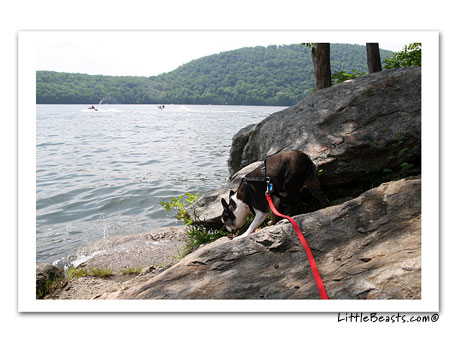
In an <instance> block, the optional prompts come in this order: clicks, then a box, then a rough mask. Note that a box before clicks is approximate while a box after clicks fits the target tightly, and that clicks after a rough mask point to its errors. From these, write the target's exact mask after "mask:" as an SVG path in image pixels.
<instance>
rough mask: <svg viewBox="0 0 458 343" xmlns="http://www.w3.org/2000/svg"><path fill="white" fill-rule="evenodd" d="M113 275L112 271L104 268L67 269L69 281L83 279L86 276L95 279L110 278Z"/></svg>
mask: <svg viewBox="0 0 458 343" xmlns="http://www.w3.org/2000/svg"><path fill="white" fill-rule="evenodd" d="M112 275H113V270H111V269H104V268H91V269H86V268H76V267H70V268H68V269H67V279H69V280H72V279H78V278H81V277H86V276H93V277H108V276H112Z"/></svg>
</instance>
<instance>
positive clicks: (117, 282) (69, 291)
mask: <svg viewBox="0 0 458 343" xmlns="http://www.w3.org/2000/svg"><path fill="white" fill-rule="evenodd" d="M185 245H186V227H184V226H176V227H166V228H161V229H157V230H154V231H151V232H145V233H140V234H135V235H127V236H117V237H112V238H109V239H106V240H102V241H99V242H96V243H94V244H92V245H90V246H88V247H85V248H83V249H80V250H79V253H81V254H83V255H85V256H90V257H88V259H87V260H86V261H84V262H83V263H81V264H79V265H78V266H77V267H76V269H77V270H109V271H110V275H109V276H105V277H96V276H83V277H78V278H73V279H68V278H66V279H64V280H62V281H61V282H60V284H58V285H57V287H55V289H53V291H52V293H51V294H47V295H46V296H45V297H44V298H45V299H97V298H99V297H100V296H101V295H102V294H104V293H106V292H112V291H115V290H118V289H120V287H122V286H123V285H124V284H126V283H128V282H130V281H132V280H136V281H138V280H141V279H144V278H150V277H152V276H153V275H155V274H157V273H160V272H162V271H164V270H166V269H167V268H170V267H171V266H173V265H174V264H175V263H177V262H178V261H179V260H180V259H181V257H182V255H183V251H184V248H185ZM129 270H135V271H136V272H135V273H127V272H126V271H129ZM64 274H65V272H64V270H59V268H57V267H55V266H52V265H50V264H46V263H37V293H38V290H40V292H44V291H43V290H44V287H46V280H58V279H59V278H60V279H62V278H63V277H64ZM49 282H51V281H48V283H49ZM46 293H47V292H46Z"/></svg>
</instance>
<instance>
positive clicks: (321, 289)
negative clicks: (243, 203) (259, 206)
mask: <svg viewBox="0 0 458 343" xmlns="http://www.w3.org/2000/svg"><path fill="white" fill-rule="evenodd" d="M266 198H267V202H268V203H269V206H270V209H271V210H272V212H273V213H274V214H276V215H277V216H279V217H283V218H286V219H288V220H289V221H290V222H291V224H292V225H293V227H294V230H295V231H296V234H297V237H299V240H300V241H301V243H302V245H303V246H304V249H305V252H306V253H307V258H308V259H309V261H310V268H312V273H313V277H314V278H315V282H316V285H317V287H318V291H319V292H320V296H321V299H329V298H328V294H327V293H326V289H325V288H324V284H323V280H321V276H320V273H319V272H318V267H317V266H316V262H315V259H314V258H313V254H312V250H310V247H309V245H308V244H307V241H306V240H305V237H304V235H303V234H302V232H301V230H300V229H299V225H297V223H296V222H295V220H294V219H293V218H291V217H288V216H285V215H283V214H281V213H280V212H278V211H277V209H276V208H275V206H274V204H273V202H272V199H271V197H270V194H269V193H266Z"/></svg>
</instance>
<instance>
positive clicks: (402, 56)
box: [385, 43, 421, 69]
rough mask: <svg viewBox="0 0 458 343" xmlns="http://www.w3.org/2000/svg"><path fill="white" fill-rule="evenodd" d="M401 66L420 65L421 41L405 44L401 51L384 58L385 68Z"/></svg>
mask: <svg viewBox="0 0 458 343" xmlns="http://www.w3.org/2000/svg"><path fill="white" fill-rule="evenodd" d="M403 67H421V43H411V44H409V45H405V46H404V49H403V50H402V51H399V52H395V53H393V56H391V57H388V58H387V59H386V60H385V69H391V68H403Z"/></svg>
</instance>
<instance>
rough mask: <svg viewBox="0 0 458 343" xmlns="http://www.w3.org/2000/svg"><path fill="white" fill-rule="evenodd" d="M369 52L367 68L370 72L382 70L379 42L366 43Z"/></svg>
mask: <svg viewBox="0 0 458 343" xmlns="http://www.w3.org/2000/svg"><path fill="white" fill-rule="evenodd" d="M366 52H367V69H369V74H370V73H375V72H377V71H382V63H381V61H380V50H379V48H378V43H366Z"/></svg>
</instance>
